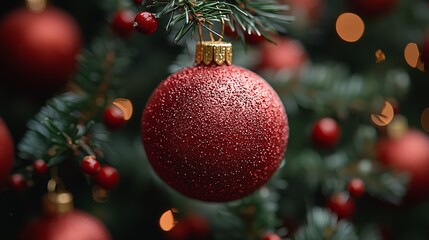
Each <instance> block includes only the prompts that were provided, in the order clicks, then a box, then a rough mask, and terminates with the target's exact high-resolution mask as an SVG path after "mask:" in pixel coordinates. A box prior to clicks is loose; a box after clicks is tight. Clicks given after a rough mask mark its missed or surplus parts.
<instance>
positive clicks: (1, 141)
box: [0, 118, 14, 188]
mask: <svg viewBox="0 0 429 240" xmlns="http://www.w3.org/2000/svg"><path fill="white" fill-rule="evenodd" d="M13 159H14V145H13V140H12V136H11V135H10V132H9V130H8V128H7V126H6V124H5V123H4V122H3V119H2V118H0V188H1V187H4V186H5V185H6V184H7V180H8V178H9V174H10V172H11V170H12V166H13Z"/></svg>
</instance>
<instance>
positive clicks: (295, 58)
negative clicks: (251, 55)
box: [259, 38, 308, 74]
mask: <svg viewBox="0 0 429 240" xmlns="http://www.w3.org/2000/svg"><path fill="white" fill-rule="evenodd" d="M274 41H275V44H273V43H271V42H266V43H265V44H263V45H262V47H261V61H260V64H259V68H260V69H262V70H273V71H280V70H288V71H291V72H292V73H295V74H297V73H298V71H299V70H300V69H301V67H302V66H303V65H304V64H305V63H306V62H307V61H308V56H307V53H306V52H305V49H304V47H303V46H302V44H301V43H300V42H299V41H297V40H294V39H292V38H277V39H275V40H274Z"/></svg>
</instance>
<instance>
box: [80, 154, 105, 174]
mask: <svg viewBox="0 0 429 240" xmlns="http://www.w3.org/2000/svg"><path fill="white" fill-rule="evenodd" d="M81 168H82V171H83V172H84V173H85V174H88V175H95V174H96V173H98V172H99V171H100V169H101V165H100V163H99V162H98V161H97V159H95V157H94V156H86V157H84V158H83V160H82V165H81Z"/></svg>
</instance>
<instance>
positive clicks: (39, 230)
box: [19, 210, 111, 240]
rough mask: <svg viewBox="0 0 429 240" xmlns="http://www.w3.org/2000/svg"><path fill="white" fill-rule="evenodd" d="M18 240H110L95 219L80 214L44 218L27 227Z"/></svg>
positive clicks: (104, 229) (69, 213) (73, 213)
mask: <svg viewBox="0 0 429 240" xmlns="http://www.w3.org/2000/svg"><path fill="white" fill-rule="evenodd" d="M19 239H20V240H110V239H111V237H110V234H109V232H108V231H107V229H106V227H105V226H104V225H103V224H102V223H101V222H100V221H99V220H98V219H96V218H95V217H93V216H91V215H89V214H87V213H84V212H81V211H76V210H75V211H70V212H67V213H64V214H56V215H49V216H44V217H42V218H39V219H37V220H35V221H34V222H33V223H31V224H30V225H28V226H27V227H26V228H25V229H24V230H23V232H22V234H21V235H20V238H19Z"/></svg>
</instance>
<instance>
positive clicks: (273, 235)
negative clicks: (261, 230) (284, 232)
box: [262, 233, 282, 240]
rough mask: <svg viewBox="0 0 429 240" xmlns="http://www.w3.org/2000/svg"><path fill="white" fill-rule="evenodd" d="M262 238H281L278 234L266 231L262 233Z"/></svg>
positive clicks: (266, 239) (268, 239) (269, 239)
mask: <svg viewBox="0 0 429 240" xmlns="http://www.w3.org/2000/svg"><path fill="white" fill-rule="evenodd" d="M262 240H282V239H281V238H280V236H279V235H277V234H275V233H267V234H265V235H264V237H263V238H262Z"/></svg>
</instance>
